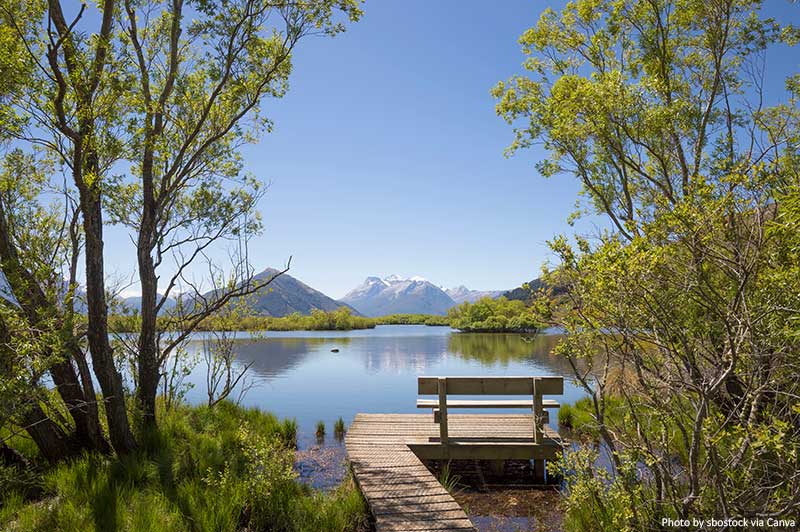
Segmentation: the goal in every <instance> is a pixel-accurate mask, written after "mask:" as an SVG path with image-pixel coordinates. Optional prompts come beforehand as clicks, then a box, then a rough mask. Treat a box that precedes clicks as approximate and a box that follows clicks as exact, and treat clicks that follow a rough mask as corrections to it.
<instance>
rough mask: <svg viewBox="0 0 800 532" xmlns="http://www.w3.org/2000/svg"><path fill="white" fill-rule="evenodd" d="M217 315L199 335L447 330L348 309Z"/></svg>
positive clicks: (438, 320)
mask: <svg viewBox="0 0 800 532" xmlns="http://www.w3.org/2000/svg"><path fill="white" fill-rule="evenodd" d="M223 314H224V313H218V314H217V315H215V316H212V317H209V318H206V319H204V320H203V321H202V322H200V324H199V325H198V326H197V329H196V330H198V331H349V330H356V329H373V328H375V327H376V326H377V325H430V326H447V325H449V318H448V317H447V316H434V315H431V314H390V315H388V316H381V317H378V318H366V317H363V316H355V315H353V313H352V311H351V310H350V309H349V308H347V307H339V308H338V309H336V310H333V311H323V310H319V309H314V310H312V311H311V314H310V315H303V314H300V313H299V312H294V313H292V314H290V315H288V316H283V317H280V318H273V317H268V316H254V315H252V314H251V313H249V312H241V311H240V312H237V313H235V315H234V317H231V316H229V315H223ZM141 323H142V320H141V317H140V316H139V315H137V314H113V315H111V316H109V328H110V329H111V330H112V331H113V332H116V333H124V332H135V331H138V330H139V329H140V327H141ZM158 327H159V329H160V330H165V331H169V330H173V329H174V328H175V327H177V325H176V324H175V323H174V320H173V319H172V318H170V317H166V316H165V317H159V319H158Z"/></svg>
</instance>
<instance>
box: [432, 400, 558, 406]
mask: <svg viewBox="0 0 800 532" xmlns="http://www.w3.org/2000/svg"><path fill="white" fill-rule="evenodd" d="M560 406H561V404H560V403H559V402H558V401H554V400H552V399H542V407H543V408H559V407H560ZM417 408H439V400H438V399H417ZM447 408H533V399H491V400H487V399H454V400H449V401H447Z"/></svg>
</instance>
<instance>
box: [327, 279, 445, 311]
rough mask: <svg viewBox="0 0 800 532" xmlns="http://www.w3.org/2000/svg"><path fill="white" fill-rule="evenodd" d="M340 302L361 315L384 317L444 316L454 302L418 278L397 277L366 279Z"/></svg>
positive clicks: (438, 289)
mask: <svg viewBox="0 0 800 532" xmlns="http://www.w3.org/2000/svg"><path fill="white" fill-rule="evenodd" d="M341 301H343V302H345V303H347V304H348V305H350V306H352V307H353V308H355V309H356V310H358V311H359V312H360V313H362V314H364V315H365V316H385V315H387V314H438V315H443V314H446V313H447V309H449V308H450V307H452V306H453V305H455V304H456V303H455V301H453V299H452V298H451V297H450V296H449V295H447V293H445V291H444V290H442V289H441V288H439V287H438V286H436V285H434V284H433V283H431V282H430V281H428V280H427V279H423V278H422V277H410V278H408V279H403V278H402V277H399V276H397V275H390V276H389V277H385V278H383V279H381V278H380V277H367V279H366V280H365V281H364V282H363V283H361V284H360V285H359V286H357V287H355V288H354V289H353V290H351V291H350V292H348V293H347V294H346V295H345V296H344V297H343V298H342V299H341Z"/></svg>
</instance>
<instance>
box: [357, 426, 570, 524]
mask: <svg viewBox="0 0 800 532" xmlns="http://www.w3.org/2000/svg"><path fill="white" fill-rule="evenodd" d="M448 419H449V436H450V438H451V439H452V440H453V442H454V444H455V445H464V446H470V447H475V445H477V446H479V447H481V446H485V445H487V444H488V445H491V446H496V447H499V448H505V447H508V448H519V446H525V445H527V446H533V445H534V444H533V423H532V421H531V416H530V415H529V414H528V415H526V414H481V415H476V414H452V415H450V416H448ZM544 436H545V439H544V442H543V443H544V444H545V445H540V446H538V448H539V450H540V451H541V452H544V453H548V452H552V451H548V450H547V449H545V448H546V447H547V448H550V449H560V437H559V436H558V433H557V432H556V431H554V430H553V429H552V428H550V427H545V434H544ZM438 438H439V427H438V425H436V424H435V423H434V422H433V416H432V415H431V414H357V415H356V417H355V420H354V421H353V423H352V425H351V426H350V430H349V431H348V433H347V436H346V438H345V446H346V448H347V454H348V457H349V459H350V463H351V467H352V470H353V476H354V478H355V480H356V482H357V483H358V486H359V488H360V489H361V491H362V493H363V494H364V498H365V499H366V500H367V503H368V505H369V507H370V510H371V512H372V514H373V515H374V516H375V527H376V530H377V531H378V532H400V531H408V532H423V531H430V532H440V531H453V532H462V531H463V532H467V531H474V530H475V528H474V526H473V525H472V523H471V522H470V521H469V519H468V518H467V515H466V513H465V512H464V510H463V509H462V508H461V507H460V506H459V505H458V503H457V502H456V501H455V499H453V497H452V496H451V495H450V494H449V493H448V492H447V490H445V489H444V488H443V487H442V485H441V484H439V482H438V481H437V480H436V478H435V477H434V476H433V475H432V474H431V472H430V471H429V470H428V469H427V468H426V467H425V465H424V464H423V463H422V461H421V460H420V459H419V458H418V457H417V455H416V454H414V452H413V451H412V450H411V448H410V447H409V446H411V447H414V448H415V449H416V450H417V451H419V449H420V446H426V448H430V446H433V448H437V447H439V444H438ZM537 452H538V451H537Z"/></svg>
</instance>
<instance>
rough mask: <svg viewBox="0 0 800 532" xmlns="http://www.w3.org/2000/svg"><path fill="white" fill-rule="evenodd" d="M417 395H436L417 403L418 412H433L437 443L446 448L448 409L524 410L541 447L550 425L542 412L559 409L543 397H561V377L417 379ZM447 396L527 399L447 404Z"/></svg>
mask: <svg viewBox="0 0 800 532" xmlns="http://www.w3.org/2000/svg"><path fill="white" fill-rule="evenodd" d="M417 387H418V393H419V395H437V396H438V398H437V399H418V400H417V408H430V409H432V410H433V415H434V422H435V423H438V424H439V435H440V442H441V443H442V444H445V445H446V444H447V443H448V440H449V435H448V432H447V411H448V409H450V408H525V409H529V410H531V414H532V416H533V443H534V444H541V443H542V442H543V439H544V425H545V424H546V423H547V422H548V421H549V416H548V414H547V411H546V410H545V408H558V407H559V403H558V402H557V401H554V400H552V399H544V398H543V396H544V395H562V394H563V393H564V377H536V376H532V377H419V378H418V380H417ZM448 395H473V396H475V395H505V396H508V395H520V396H528V397H530V399H527V398H525V399H495V400H487V399H466V400H464V399H462V400H450V401H448V400H447V396H448Z"/></svg>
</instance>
